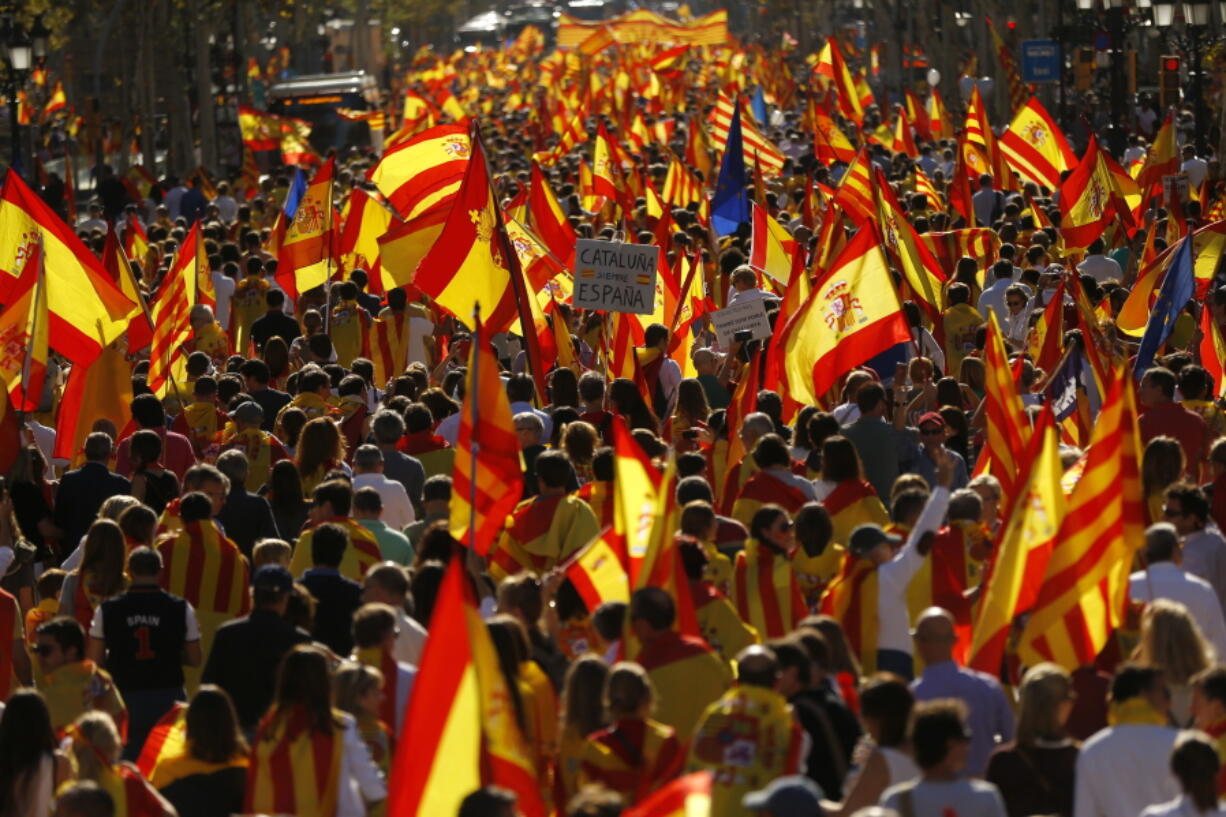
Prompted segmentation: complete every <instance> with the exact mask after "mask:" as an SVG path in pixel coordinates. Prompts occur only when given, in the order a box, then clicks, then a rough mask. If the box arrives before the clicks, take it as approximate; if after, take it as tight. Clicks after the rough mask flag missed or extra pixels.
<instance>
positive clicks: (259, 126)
mask: <svg viewBox="0 0 1226 817" xmlns="http://www.w3.org/2000/svg"><path fill="white" fill-rule="evenodd" d="M238 129H239V133H240V134H241V136H242V140H243V143H244V144H245V145H246V146H247V147H248V148H249V149H250V150H278V149H279V148H280V147H281V117H279V116H275V115H273V114H270V113H268V112H266V111H261V110H257V109H256V108H249V107H247V106H245V105H240V106H239V107H238Z"/></svg>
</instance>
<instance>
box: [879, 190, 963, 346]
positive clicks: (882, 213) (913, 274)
mask: <svg viewBox="0 0 1226 817" xmlns="http://www.w3.org/2000/svg"><path fill="white" fill-rule="evenodd" d="M873 172H874V174H875V175H876V182H877V183H876V184H875V185H873V201H874V205H875V206H874V210H875V215H876V217H877V227H878V229H879V230H880V231H881V236H882V238H883V239H884V241H885V243H884V247H885V250H886V255H887V256H888V257H889V258H890V260H891V261H893V263H894V265H895V266H896V267H897V268H898V269H900V270H901V271H902V274H903V281H904V282H905V283H906V286H907V289H909V290H910V294H911V295H912V296H913V297H914V299H915V300H916V301H917V302H918V304H919V306H920V308H921V309H923V310H924V312H926V313H927V314H928V318H929V320H931V321H932V322H933V323H934V324H938V325H939V324H940V320H939V318H940V314H941V309H942V308H943V307H944V303H943V300H944V299H943V297H942V293H943V291H944V285H945V273H944V271H943V270H942V269H941V264H940V262H939V261H937V259H936V256H935V255H933V254H932V252H931V251H930V250H929V249H928V247H927V245H925V244H924V242H922V241H920V237H919V234H918V233H916V232H915V228H914V227H913V226H911V222H909V221H907V218H906V216H904V215H903V210H902V207H900V206H899V204H898V200H897V199H895V198H894V191H893V190H892V189H891V188H890V185H889V182H887V181H886V178H885V174H884V173H882V172H881V169H880V168H876V167H875V168H873Z"/></svg>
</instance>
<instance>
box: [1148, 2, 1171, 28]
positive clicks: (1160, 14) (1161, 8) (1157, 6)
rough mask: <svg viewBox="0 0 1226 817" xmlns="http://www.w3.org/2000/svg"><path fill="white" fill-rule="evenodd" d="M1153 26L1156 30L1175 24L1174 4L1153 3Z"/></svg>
mask: <svg viewBox="0 0 1226 817" xmlns="http://www.w3.org/2000/svg"><path fill="white" fill-rule="evenodd" d="M1153 9H1154V25H1155V26H1157V27H1158V28H1166V27H1167V26H1169V25H1171V24H1172V23H1174V22H1175V4H1174V3H1154V6H1153Z"/></svg>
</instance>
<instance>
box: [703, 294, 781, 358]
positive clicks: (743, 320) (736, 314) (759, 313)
mask: <svg viewBox="0 0 1226 817" xmlns="http://www.w3.org/2000/svg"><path fill="white" fill-rule="evenodd" d="M707 317H709V318H710V319H711V324H712V325H713V326H714V327H715V336H716V337H717V338H718V339H719V344H720V346H723V347H724V348H725V349H727V348H728V346H729V345H730V344H731V343H732V341H733V339H734V337H735V336H736V333H737V332H743V331H749V332H752V333H753V334H752V335H750V339H751V340H762V339H763V338H768V337H770V334H771V324H770V321H769V320H767V318H766V299H765V298H758V299H757V300H754V301H742V302H741V303H738V304H733V305H732V306H730V307H727V308H726V309H720V310H717V311H715V312H712V313H711V314H710V315H708V316H707Z"/></svg>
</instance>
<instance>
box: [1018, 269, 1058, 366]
mask: <svg viewBox="0 0 1226 817" xmlns="http://www.w3.org/2000/svg"><path fill="white" fill-rule="evenodd" d="M1064 289H1065V285H1064V281H1063V280H1061V281H1060V283H1059V284H1058V285H1057V286H1056V293H1055V294H1054V295H1053V296H1052V298H1051V300H1050V301H1048V302H1047V306H1046V307H1045V308H1044V309H1043V317H1042V318H1040V319H1039V322H1038V323H1037V324H1035V326H1034V329H1033V330H1032V332H1031V335H1030V337H1029V338H1028V339H1027V342H1026V353H1027V354H1028V355H1030V359H1031V360H1033V361H1034V365H1036V366H1038V367H1039V368H1040V369H1042V370H1043V371H1045V372H1054V371H1055V370H1056V366H1057V365H1058V364H1059V363H1060V358H1061V356H1063V355H1064Z"/></svg>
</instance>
